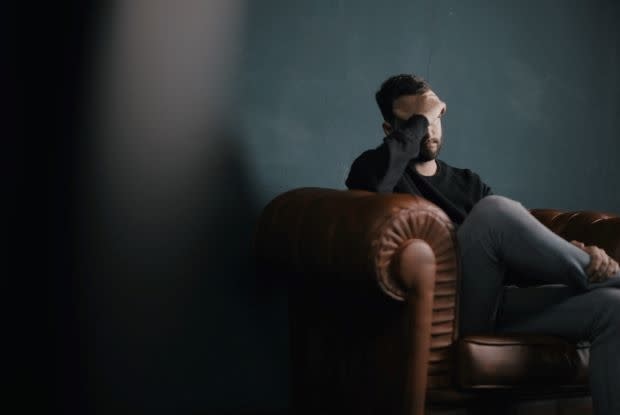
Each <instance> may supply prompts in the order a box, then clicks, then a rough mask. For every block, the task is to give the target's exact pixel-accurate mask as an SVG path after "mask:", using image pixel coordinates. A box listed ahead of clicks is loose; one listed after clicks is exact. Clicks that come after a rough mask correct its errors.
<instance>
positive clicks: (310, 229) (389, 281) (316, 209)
mask: <svg viewBox="0 0 620 415" xmlns="http://www.w3.org/2000/svg"><path fill="white" fill-rule="evenodd" d="M412 239H419V240H422V241H424V242H426V243H427V244H428V245H429V246H430V248H431V250H432V252H433V253H434V255H435V260H436V267H437V270H438V272H439V273H440V274H441V275H446V274H450V275H451V278H450V279H451V280H455V278H456V277H455V276H456V274H457V266H458V264H457V259H456V237H455V234H454V226H453V224H452V222H451V221H450V219H449V218H448V216H447V215H446V214H445V213H444V212H443V211H442V210H441V209H440V208H439V207H437V206H436V205H434V204H432V203H431V202H429V201H427V200H425V199H423V198H421V197H416V196H412V195H406V194H397V193H390V194H378V193H372V192H366V191H357V190H355V191H353V190H334V189H321V188H300V189H295V190H291V191H288V192H286V193H283V194H281V195H279V196H278V197H276V198H275V199H273V200H272V201H271V202H270V203H269V204H268V205H267V206H266V207H265V209H264V210H263V213H262V214H261V217H260V220H259V222H258V226H257V229H256V234H255V240H254V244H255V246H254V249H255V253H256V256H257V260H258V264H259V267H269V268H270V269H274V270H285V271H291V272H300V271H303V272H305V273H309V274H312V275H313V276H316V278H322V277H326V276H327V277H328V278H333V277H339V278H368V279H370V280H372V279H376V280H377V281H378V283H379V285H380V287H381V288H382V290H383V291H384V292H385V293H386V294H388V295H390V296H391V297H393V298H395V299H398V300H404V299H405V297H406V295H407V294H406V291H407V289H408V288H410V287H411V286H412V285H414V282H413V281H412V280H411V279H412V278H415V275H417V274H418V273H416V272H415V270H412V267H416V264H415V261H413V262H412V261H408V262H407V266H406V267H405V268H403V267H401V266H400V259H401V255H399V254H400V253H401V251H402V248H403V247H404V246H405V245H406V244H405V243H406V242H407V241H410V240H412ZM409 251H411V252H414V250H412V249H409ZM409 255H412V254H409ZM395 261H398V262H399V264H398V265H396V266H395V265H394V264H395ZM422 274H423V273H422ZM440 279H441V278H440ZM453 288H454V289H455V287H453ZM451 291H452V290H451Z"/></svg>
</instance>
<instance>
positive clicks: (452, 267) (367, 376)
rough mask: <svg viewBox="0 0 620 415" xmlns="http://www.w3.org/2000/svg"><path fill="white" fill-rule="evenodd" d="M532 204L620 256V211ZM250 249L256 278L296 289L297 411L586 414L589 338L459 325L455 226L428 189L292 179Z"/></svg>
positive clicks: (570, 232)
mask: <svg viewBox="0 0 620 415" xmlns="http://www.w3.org/2000/svg"><path fill="white" fill-rule="evenodd" d="M531 213H532V214H533V215H534V216H535V217H536V218H538V220H540V221H541V222H542V223H543V224H545V225H546V226H548V227H549V228H550V229H551V230H553V231H554V232H556V233H557V234H559V235H561V236H562V237H564V238H566V239H568V240H571V239H577V240H580V241H583V242H585V243H586V244H595V245H597V246H599V247H601V248H604V249H605V250H606V251H607V253H608V254H609V255H611V256H612V257H614V258H615V259H616V260H620V217H616V216H614V215H611V214H604V213H597V212H561V211H557V210H552V209H534V210H532V211H531ZM254 249H255V254H256V259H257V269H258V273H259V276H260V278H261V280H262V281H264V282H265V283H272V284H274V283H275V284H285V285H286V286H287V288H288V290H289V322H290V327H289V330H290V353H291V355H290V358H291V362H290V408H291V412H290V413H291V414H332V413H334V414H335V413H338V414H417V415H418V414H419V415H421V414H424V413H436V412H437V413H443V412H446V411H447V412H449V413H453V412H450V411H457V413H460V412H458V410H461V409H459V408H467V410H469V411H470V412H471V413H517V412H518V413H526V412H527V413H535V411H526V412H521V410H520V409H518V408H519V407H520V406H519V405H523V404H527V403H528V402H530V403H531V402H538V401H541V402H544V401H549V400H551V401H550V402H554V403H553V405H551V406H550V408H551V409H555V410H556V412H555V413H558V411H559V412H561V413H569V412H568V411H567V408H568V406H570V405H573V404H574V403H575V402H577V403H579V404H583V405H585V406H584V408H585V409H584V408H581V409H580V410H584V411H586V412H585V413H589V410H588V400H587V396H588V387H587V383H588V348H587V345H576V344H572V343H570V342H567V341H565V340H563V339H561V338H557V337H552V336H540V335H528V334H523V335H509V336H508V335H494V334H488V333H480V334H478V335H471V336H465V337H460V336H459V335H458V324H459V316H458V300H459V297H458V291H459V290H458V287H459V260H458V258H459V257H458V244H457V240H456V235H455V228H454V226H453V224H452V223H451V221H450V220H449V218H448V216H447V215H446V214H445V213H444V212H443V211H442V210H441V209H440V208H438V207H437V206H436V205H434V204H432V203H430V202H428V201H427V200H425V199H423V198H420V197H415V196H411V195H405V194H376V193H371V192H364V191H346V190H334V189H321V188H301V189H295V190H292V191H289V192H286V193H284V194H281V195H280V196H278V197H276V198H275V199H274V200H272V201H271V202H270V203H269V204H268V205H267V207H266V208H265V209H264V211H263V212H262V215H261V217H260V219H259V222H258V225H257V229H256V235H255V247H254ZM507 289H508V288H507ZM513 289H519V288H513ZM576 397H586V398H583V399H582V400H574V399H573V400H571V401H567V402H572V403H570V404H565V405H564V406H562V404H561V402H563V400H564V401H565V399H566V398H576ZM558 399H562V400H558ZM558 402H560V403H558ZM558 408H560V409H561V408H564V409H562V410H559V409H558ZM548 409H549V408H548ZM510 411H512V412H510ZM545 413H553V412H545ZM576 413H584V412H579V411H578V412H576Z"/></svg>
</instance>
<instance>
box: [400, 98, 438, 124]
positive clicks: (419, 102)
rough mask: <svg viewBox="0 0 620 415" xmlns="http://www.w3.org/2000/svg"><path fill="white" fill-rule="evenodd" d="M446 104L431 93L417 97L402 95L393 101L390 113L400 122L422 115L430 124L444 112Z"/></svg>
mask: <svg viewBox="0 0 620 415" xmlns="http://www.w3.org/2000/svg"><path fill="white" fill-rule="evenodd" d="M446 109H447V106H446V103H445V102H443V101H442V100H440V99H439V97H438V96H437V95H436V94H435V93H434V92H433V91H432V90H430V89H429V90H428V91H426V92H424V93H422V94H419V95H402V96H400V97H399V98H398V99H396V100H395V101H394V104H393V105H392V112H393V113H394V115H395V116H396V117H397V118H398V119H401V120H408V119H409V118H411V117H412V116H413V115H415V114H419V115H423V116H425V117H426V119H427V120H428V122H429V124H432V123H433V122H435V120H437V118H439V117H440V116H442V115H443V113H444V112H446Z"/></svg>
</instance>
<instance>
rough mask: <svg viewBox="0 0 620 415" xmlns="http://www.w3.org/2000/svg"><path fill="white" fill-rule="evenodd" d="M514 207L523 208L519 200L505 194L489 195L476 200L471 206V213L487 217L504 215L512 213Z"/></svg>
mask: <svg viewBox="0 0 620 415" xmlns="http://www.w3.org/2000/svg"><path fill="white" fill-rule="evenodd" d="M515 209H525V208H524V207H523V205H522V204H521V203H520V202H517V201H516V200H512V199H509V198H507V197H505V196H499V195H490V196H487V197H484V198H482V199H480V200H479V201H478V203H476V204H475V205H474V207H473V208H472V210H471V212H470V215H471V214H479V215H483V216H485V217H487V218H492V217H495V216H506V215H508V216H509V215H510V214H511V213H514V211H515Z"/></svg>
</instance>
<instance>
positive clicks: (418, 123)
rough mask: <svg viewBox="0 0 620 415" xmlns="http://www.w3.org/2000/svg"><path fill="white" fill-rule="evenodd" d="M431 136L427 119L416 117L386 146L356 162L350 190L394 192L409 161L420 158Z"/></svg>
mask: <svg viewBox="0 0 620 415" xmlns="http://www.w3.org/2000/svg"><path fill="white" fill-rule="evenodd" d="M427 132H428V120H427V119H426V117H425V116H423V115H413V116H412V117H411V118H409V120H407V122H406V123H405V124H404V125H403V127H402V128H400V129H398V130H396V131H394V132H393V133H392V134H390V135H388V136H387V137H385V138H384V139H383V144H381V145H380V146H379V147H377V148H375V149H374V150H368V151H365V152H364V153H362V155H361V156H359V157H358V158H357V159H355V161H354V162H353V165H352V166H351V170H350V171H349V177H347V180H346V182H345V184H346V185H347V187H348V188H349V189H358V190H369V191H371V192H381V193H385V192H388V193H389V192H392V191H394V187H395V186H396V184H397V183H398V181H399V180H400V179H401V177H402V176H403V174H404V172H405V168H406V167H407V164H408V163H409V161H410V160H411V159H413V158H415V157H417V156H418V153H419V152H420V142H421V141H422V138H424V136H425V135H426V134H427Z"/></svg>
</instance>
